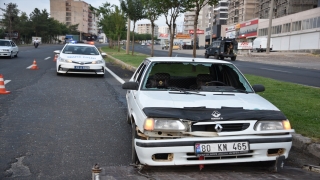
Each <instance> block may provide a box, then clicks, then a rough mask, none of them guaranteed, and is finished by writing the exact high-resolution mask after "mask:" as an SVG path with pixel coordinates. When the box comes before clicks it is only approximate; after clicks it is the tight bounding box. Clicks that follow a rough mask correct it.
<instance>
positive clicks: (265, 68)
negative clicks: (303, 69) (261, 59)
mask: <svg viewBox="0 0 320 180" xmlns="http://www.w3.org/2000/svg"><path fill="white" fill-rule="evenodd" d="M260 69H264V70H268V71H278V72H284V73H291V72H289V71H281V70H277V69H268V68H260Z"/></svg>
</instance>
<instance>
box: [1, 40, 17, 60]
mask: <svg viewBox="0 0 320 180" xmlns="http://www.w3.org/2000/svg"><path fill="white" fill-rule="evenodd" d="M18 53H19V48H18V46H17V45H16V44H15V43H14V42H13V41H11V40H8V39H0V56H6V57H9V58H13V57H17V56H18Z"/></svg>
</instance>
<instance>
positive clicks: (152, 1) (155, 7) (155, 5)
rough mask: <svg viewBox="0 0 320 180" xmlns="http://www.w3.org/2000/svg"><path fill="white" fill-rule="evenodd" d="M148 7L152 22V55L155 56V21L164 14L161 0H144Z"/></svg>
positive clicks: (147, 11)
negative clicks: (160, 3) (160, 4)
mask: <svg viewBox="0 0 320 180" xmlns="http://www.w3.org/2000/svg"><path fill="white" fill-rule="evenodd" d="M143 3H144V5H145V8H146V16H147V19H149V20H150V22H151V32H152V33H151V38H152V39H151V55H150V56H151V57H153V46H154V27H155V24H154V22H155V21H156V20H157V19H158V18H159V17H160V15H161V14H162V11H161V7H160V6H159V0H144V1H143Z"/></svg>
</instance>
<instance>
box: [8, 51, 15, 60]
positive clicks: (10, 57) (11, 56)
mask: <svg viewBox="0 0 320 180" xmlns="http://www.w3.org/2000/svg"><path fill="white" fill-rule="evenodd" d="M13 57H14V55H13V52H12V51H11V54H10V56H9V59H12V58H13Z"/></svg>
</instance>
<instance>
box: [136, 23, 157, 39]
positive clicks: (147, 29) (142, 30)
mask: <svg viewBox="0 0 320 180" xmlns="http://www.w3.org/2000/svg"><path fill="white" fill-rule="evenodd" d="M137 28H138V30H137V32H138V34H152V33H151V32H152V27H151V24H138V27H137ZM158 31H159V27H158V26H157V25H155V26H154V37H158Z"/></svg>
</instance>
